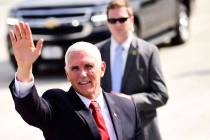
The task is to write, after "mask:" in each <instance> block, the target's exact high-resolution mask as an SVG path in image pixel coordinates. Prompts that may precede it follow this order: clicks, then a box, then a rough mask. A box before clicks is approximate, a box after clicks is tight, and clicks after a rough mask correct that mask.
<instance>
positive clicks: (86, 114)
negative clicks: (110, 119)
mask: <svg viewBox="0 0 210 140" xmlns="http://www.w3.org/2000/svg"><path fill="white" fill-rule="evenodd" d="M69 94H70V95H71V96H70V100H71V103H72V106H73V107H74V108H75V112H76V114H77V115H78V117H79V118H80V119H81V120H83V121H84V122H85V123H86V124H87V125H88V127H89V129H90V131H91V133H92V135H93V137H94V139H95V140H100V139H101V136H100V133H99V131H98V128H97V125H96V123H95V121H94V118H93V116H92V114H91V112H90V110H89V109H88V108H87V107H86V106H85V104H84V103H83V102H82V101H81V99H80V98H79V97H78V96H77V94H76V93H75V91H74V89H73V88H70V90H69Z"/></svg>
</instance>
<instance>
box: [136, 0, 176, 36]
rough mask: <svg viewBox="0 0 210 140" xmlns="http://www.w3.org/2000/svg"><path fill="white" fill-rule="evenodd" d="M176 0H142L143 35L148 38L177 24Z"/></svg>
mask: <svg viewBox="0 0 210 140" xmlns="http://www.w3.org/2000/svg"><path fill="white" fill-rule="evenodd" d="M175 16H176V0H142V1H141V8H140V19H141V21H140V22H141V35H142V37H143V38H148V37H151V36H154V35H157V34H159V33H161V32H163V31H166V30H167V29H169V28H171V27H173V26H174V24H176V17H175Z"/></svg>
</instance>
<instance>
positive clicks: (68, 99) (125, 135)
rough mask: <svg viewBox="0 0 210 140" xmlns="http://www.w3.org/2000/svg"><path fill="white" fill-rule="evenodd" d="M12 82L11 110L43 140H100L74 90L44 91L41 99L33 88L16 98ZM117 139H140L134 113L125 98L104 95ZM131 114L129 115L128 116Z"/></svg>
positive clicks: (138, 123) (135, 113)
mask: <svg viewBox="0 0 210 140" xmlns="http://www.w3.org/2000/svg"><path fill="white" fill-rule="evenodd" d="M14 88H15V87H14V81H13V82H12V83H11V84H10V90H11V93H12V97H13V99H14V102H15V108H16V110H17V111H18V112H19V113H20V115H21V116H22V118H23V119H24V120H25V121H26V122H27V123H29V124H30V125H33V126H36V127H38V128H40V129H41V130H42V131H43V134H44V137H45V139H46V140H69V139H72V140H100V134H99V132H98V129H97V126H96V124H95V122H94V119H93V117H92V114H91V112H90V110H89V109H88V108H87V107H86V106H85V105H84V103H83V102H82V101H81V99H80V98H79V97H78V95H77V94H76V93H75V91H74V89H73V88H72V87H71V88H70V90H69V91H68V92H65V91H63V90H61V89H51V90H48V91H46V92H45V93H44V94H43V96H42V98H40V97H39V96H38V94H37V91H36V88H35V86H33V88H32V90H31V92H30V93H29V95H27V96H26V97H24V98H17V97H16V96H15V95H14V93H15V89H14ZM103 95H104V98H105V101H106V103H107V106H108V110H109V112H110V116H111V119H112V123H113V126H114V129H115V133H116V136H117V139H118V140H144V136H143V131H142V129H141V127H140V122H139V119H138V113H137V111H136V110H135V109H136V108H135V107H134V104H133V103H132V102H130V101H128V100H127V99H124V98H119V97H118V96H115V95H111V94H107V93H104V92H103ZM130 114H131V115H130Z"/></svg>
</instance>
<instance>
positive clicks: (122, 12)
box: [108, 7, 128, 17]
mask: <svg viewBox="0 0 210 140" xmlns="http://www.w3.org/2000/svg"><path fill="white" fill-rule="evenodd" d="M108 16H109V17H122V16H128V11H127V8H126V7H120V8H114V9H110V10H109V12H108Z"/></svg>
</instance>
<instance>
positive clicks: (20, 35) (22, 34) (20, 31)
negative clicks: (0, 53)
mask: <svg viewBox="0 0 210 140" xmlns="http://www.w3.org/2000/svg"><path fill="white" fill-rule="evenodd" d="M13 33H14V35H15V36H14V37H15V38H16V41H20V40H21V39H32V33H31V29H30V27H29V25H28V24H27V23H25V22H20V23H17V24H15V31H14V32H13Z"/></svg>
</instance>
